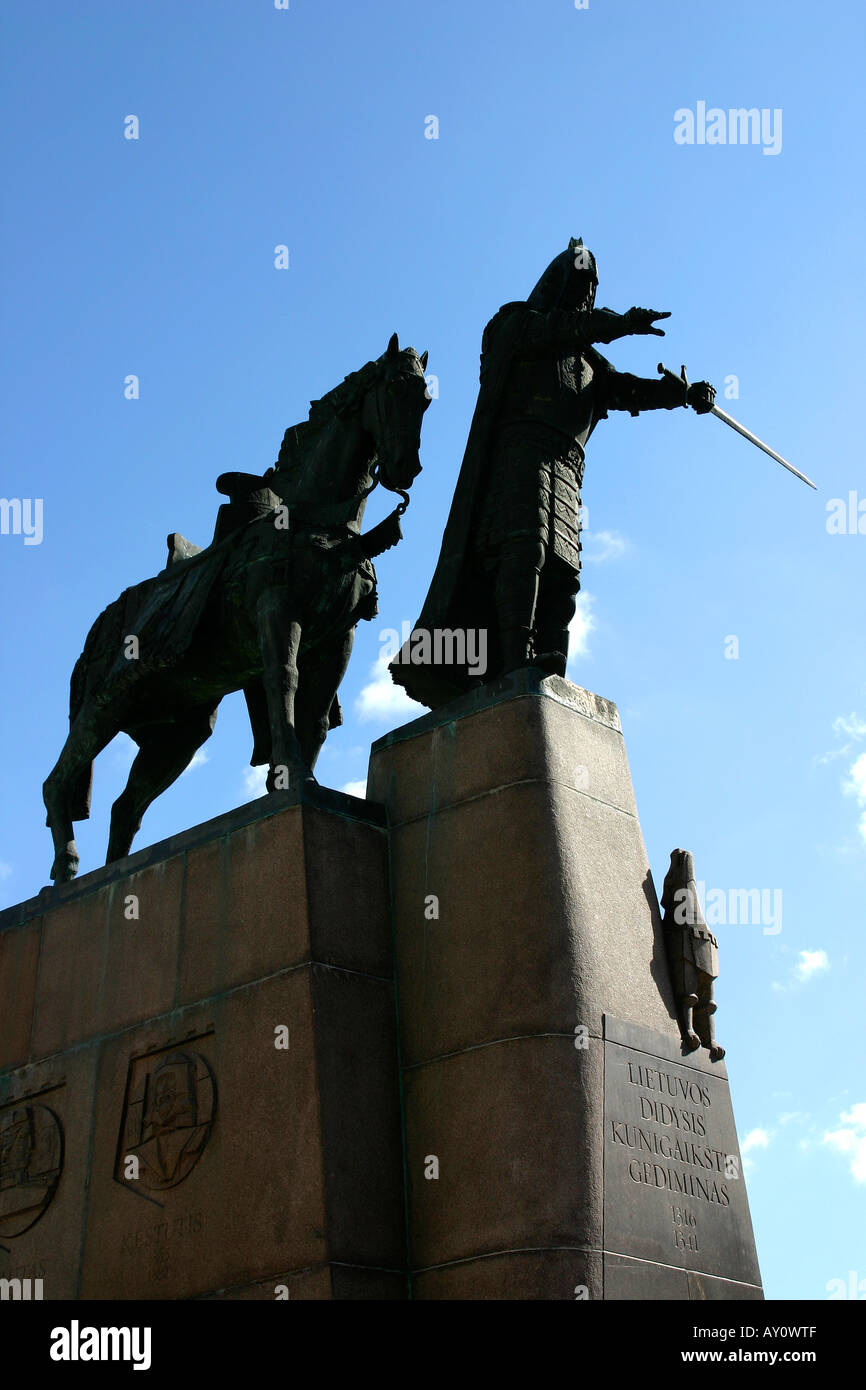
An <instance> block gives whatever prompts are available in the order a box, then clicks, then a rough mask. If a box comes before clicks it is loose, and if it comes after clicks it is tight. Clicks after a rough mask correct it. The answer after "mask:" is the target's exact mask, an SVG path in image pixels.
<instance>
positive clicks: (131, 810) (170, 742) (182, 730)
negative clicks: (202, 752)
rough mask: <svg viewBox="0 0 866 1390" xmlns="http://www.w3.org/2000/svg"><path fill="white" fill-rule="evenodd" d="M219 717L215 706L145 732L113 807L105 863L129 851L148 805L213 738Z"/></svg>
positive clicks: (174, 780)
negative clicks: (196, 752)
mask: <svg viewBox="0 0 866 1390" xmlns="http://www.w3.org/2000/svg"><path fill="white" fill-rule="evenodd" d="M216 717H217V711H216V710H215V709H213V710H196V711H195V713H194V714H192V715H188V716H187V717H186V718H185V719H179V720H176V721H172V722H171V723H166V724H158V725H156V726H154V727H152V728H149V729H147V730H146V731H143V732H142V734H141V739H140V741H139V751H138V753H137V755H136V758H135V761H134V763H133V764H132V767H131V768H130V770H129V778H128V780H127V783H126V786H125V787H124V789H123V791H122V792H121V793H120V796H119V797H118V798H117V800H116V801H115V803H114V805H113V806H112V808H111V829H110V831H109V835H108V853H107V855H106V857H105V862H106V864H112V863H113V862H114V861H115V859H123V857H124V856H125V855H127V854H129V851H130V849H131V848H132V842H133V840H134V839H135V836H136V834H137V833H138V831H139V830H140V828H141V818H142V816H143V815H144V813H145V811H146V810H147V808H148V806H149V805H150V804H151V802H152V801H155V800H156V798H157V797H158V796H159V795H160V794H161V793H162V792H164V791H165V789H166V788H167V787H170V786H171V784H172V782H176V781H177V779H178V777H179V776H180V774H181V773H182V772H183V770H184V768H186V767H187V766H188V765H189V763H190V762H191V760H192V756H193V754H194V753H195V751H196V749H197V748H201V746H202V744H203V743H205V742H206V741H207V740H208V739H209V738H210V736H211V734H212V733H213V728H214V724H215V723H216Z"/></svg>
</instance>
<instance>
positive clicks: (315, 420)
mask: <svg viewBox="0 0 866 1390" xmlns="http://www.w3.org/2000/svg"><path fill="white" fill-rule="evenodd" d="M426 365H427V354H426V352H425V353H424V354H423V355H421V356H420V357H419V356H418V354H417V353H416V352H415V350H414V349H413V348H405V349H402V350H401V349H400V346H399V343H398V341H397V335H396V333H395V334H394V336H393V337H392V339H391V341H390V343H389V344H388V348H387V351H386V352H385V353H383V355H382V356H381V357H379V358H378V359H376V360H375V361H373V362H368V363H367V364H366V365H365V366H364V367H362V368H361V369H360V371H357V372H354V373H353V374H352V375H351V376H348V377H347V378H346V379H345V381H343V382H342V384H341V385H339V386H337V387H336V388H335V389H334V390H333V391H331V392H329V393H328V394H327V395H326V396H323V397H322V399H321V400H319V401H314V402H313V403H312V405H311V409H310V414H309V419H308V420H307V421H305V422H304V423H302V424H299V425H296V426H295V427H294V428H292V429H288V430H286V433H285V437H284V439H283V443H282V447H281V449H280V453H279V458H278V459H277V462H276V464H275V465H274V467H273V468H271V469H268V471H267V472H266V473H265V474H263V475H261V476H258V475H255V474H248V473H228V474H223V475H222V477H221V478H220V479H219V480H218V487H219V489H220V491H221V492H223V493H224V494H226V495H227V496H228V497H229V499H230V500H229V502H228V503H227V504H226V505H224V506H222V507H220V509H219V514H218V517H217V524H216V531H215V533H214V538H213V540H212V542H211V544H210V545H209V546H207V547H206V548H205V549H203V550H199V549H198V548H197V547H196V546H194V545H192V544H191V543H190V542H189V541H185V540H184V539H183V537H182V536H179V535H177V533H173V534H172V535H170V536H169V538H168V543H169V561H168V564H167V565H166V568H165V569H164V570H163V571H162V572H161V573H160V574H158V575H157V576H156V577H155V578H153V579H147V580H145V581H144V582H143V583H141V584H136V585H134V586H133V587H132V588H130V589H127V590H125V592H124V593H123V594H121V596H120V598H119V599H117V600H115V602H114V603H112V604H111V605H110V606H109V607H108V608H106V609H105V611H104V612H103V613H102V614H100V616H99V617H98V618H97V620H96V622H95V623H94V625H93V627H92V628H91V630H90V632H89V633H88V636H87V640H86V642H85V644H84V651H83V653H82V655H81V656H80V657H79V659H78V661H77V662H76V665H75V669H74V670H73V673H72V679H71V682H70V702H69V722H70V728H69V736H68V738H67V740H66V743H65V745H64V747H63V751H62V752H61V754H60V757H59V759H58V761H57V764H56V766H55V767H54V769H53V771H52V772H51V773H50V775H49V777H48V778H47V780H46V782H45V785H44V788H43V795H44V799H45V806H46V809H47V812H48V819H47V824H48V826H49V828H50V830H51V834H52V838H53V840H54V851H55V853H54V864H53V866H52V870H51V877H52V878H53V879H55V880H58V881H65V880H67V879H71V878H73V877H74V876H75V874H76V872H77V869H78V852H77V850H76V847H75V840H74V835H73V826H72V823H73V821H76V820H84V819H86V818H87V817H88V815H89V813H90V792H91V783H92V774H93V760H94V758H95V757H96V756H97V754H99V753H100V752H101V751H102V749H103V748H105V746H106V744H108V743H109V742H110V741H111V739H113V738H114V736H115V735H116V734H117V733H119V732H121V731H123V732H125V733H127V734H129V735H130V737H131V738H132V739H134V740H135V742H136V743H137V744H138V745H139V753H138V755H137V757H136V759H135V761H134V763H133V765H132V769H131V771H130V774H129V780H128V782H127V785H126V787H125V789H124V791H123V792H121V794H120V796H119V797H118V799H117V801H116V802H115V803H114V806H113V808H112V813H111V832H110V837H109V844H108V856H107V862H111V861H112V860H115V859H119V858H121V857H122V856H123V855H125V854H128V853H129V849H130V846H131V844H132V840H133V837H134V836H135V834H136V832H137V830H138V828H139V826H140V824H141V818H142V816H143V814H144V812H145V810H146V809H147V807H148V806H149V805H150V804H151V802H152V801H153V800H154V799H155V798H156V797H157V796H159V795H160V793H161V792H163V791H165V789H166V788H167V787H169V786H170V785H171V783H172V782H174V781H175V780H176V778H177V777H179V776H180V774H181V773H182V772H183V770H184V768H185V767H186V766H187V764H188V763H189V761H190V759H191V758H192V756H193V754H194V753H195V751H196V749H197V748H199V747H200V746H201V744H202V743H204V741H205V740H206V739H208V738H209V737H210V735H211V733H212V732H213V727H214V724H215V722H216V715H217V708H218V706H219V703H220V700H221V699H222V698H223V696H224V695H227V694H228V693H229V692H230V691H233V690H240V689H242V690H243V692H244V695H245V696H246V701H247V707H248V710H249V714H250V720H251V723H252V730H253V740H254V748H253V755H252V758H251V760H250V761H251V762H252V764H253V765H259V764H263V763H268V764H269V766H270V771H269V774H268V783H267V785H268V790H269V791H275V790H277V791H279V790H287V791H289V792H293V793H295V794H300V792H301V790H302V789H303V787H304V786H305V785H307V786H309V785H311V784H315V778H314V776H313V767H314V766H315V762H316V758H317V756H318V753H319V750H320V748H321V746H322V743H323V742H324V739H325V735H326V734H327V731H328V729H329V728H331V727H334V725H335V724H337V723H339V722H340V710H339V703H338V701H337V688H338V686H339V684H340V681H341V680H342V678H343V675H344V673H345V670H346V666H347V664H348V661H349V656H350V653H351V650H352V642H353V638H354V632H355V625H356V623H357V622H358V620H359V619H361V618H372V617H374V616H375V614H376V612H377V611H378V609H377V603H376V573H375V570H374V569H373V565H372V563H371V561H372V559H373V557H374V556H376V555H378V554H381V552H382V551H383V550H386V549H388V548H389V547H390V546H392V545H394V544H396V542H397V541H398V540H399V539H400V525H399V515H400V513H401V512H402V511H404V510H405V507H406V505H407V504H408V500H409V499H408V495H407V493H406V489H407V488H409V487H410V486H411V484H412V481H413V479H414V478H415V477H416V475H417V474H418V472H419V471H420V464H419V461H418V451H419V444H420V433H421V419H422V416H423V414H424V411H425V410H426V409H427V406H428V405H429V403H430V398H429V394H428V393H427V390H426V385H425V379H424V372H425V368H426ZM377 482H381V483H382V484H383V486H384V487H386V488H388V489H390V490H391V491H393V492H397V493H399V494H400V495H401V497H402V499H403V501H402V502H401V504H400V506H398V507H397V509H396V511H395V512H393V513H392V514H391V516H390V517H387V518H386V519H385V521H383V522H381V523H380V524H379V525H378V526H376V527H374V528H373V530H372V531H370V532H368V533H367V535H365V536H362V535H361V520H362V518H363V515H364V508H365V506H366V502H367V498H368V496H369V494H370V493H371V492H372V490H373V488H374V487H375V486H376V483H377Z"/></svg>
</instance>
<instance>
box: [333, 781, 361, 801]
mask: <svg viewBox="0 0 866 1390" xmlns="http://www.w3.org/2000/svg"><path fill="white" fill-rule="evenodd" d="M340 791H341V792H346V793H347V795H349V796H360V797H361V799H362V801H366V799H367V779H366V777H364V778H363V779H362V781H360V782H344V783H343V785H342V787H341V788H340Z"/></svg>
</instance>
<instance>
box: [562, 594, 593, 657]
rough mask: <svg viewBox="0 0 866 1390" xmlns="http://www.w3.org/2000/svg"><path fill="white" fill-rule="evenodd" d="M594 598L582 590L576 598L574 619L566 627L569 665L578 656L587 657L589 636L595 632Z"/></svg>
mask: <svg viewBox="0 0 866 1390" xmlns="http://www.w3.org/2000/svg"><path fill="white" fill-rule="evenodd" d="M594 607H595V598H594V597H593V595H592V594H589V593H587V592H586V590H584V591H583V592H582V593H580V594H578V596H577V607H576V609H575V610H574V617H573V618H572V620H571V622H570V623H569V625H568V639H569V640H568V661H569V665H570V664H571V662H572V661H574V660H576V658H577V657H579V656H588V655H589V634H590V633H591V632H594V631H595V618H594V617H593V609H594Z"/></svg>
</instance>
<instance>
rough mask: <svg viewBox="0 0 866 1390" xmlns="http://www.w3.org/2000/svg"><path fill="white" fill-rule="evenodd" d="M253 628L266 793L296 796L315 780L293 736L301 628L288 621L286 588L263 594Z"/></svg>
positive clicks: (298, 624)
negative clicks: (263, 702) (267, 731)
mask: <svg viewBox="0 0 866 1390" xmlns="http://www.w3.org/2000/svg"><path fill="white" fill-rule="evenodd" d="M256 628H257V632H258V638H259V648H260V651H261V657H262V682H263V684H264V687H265V694H266V696H267V701H268V719H269V722H270V727H271V768H270V773H269V775H268V783H267V786H268V791H282V790H288V791H292V792H295V793H297V792H300V790H301V788H302V786H303V784H304V782H311V781H314V780H315V779H314V778H313V776H312V774H311V772H310V768H309V765H308V764H307V763H306V762H305V760H304V757H303V754H302V753H301V747H300V744H299V742H298V736H297V734H296V732H295V697H296V695H297V693H298V651H299V649H300V645H301V625H300V623H299V622H298V621H297V620H296V619H295V618H293V617H292V612H291V607H290V602H289V591H288V588H286V587H272V588H269V589H266V590H265V592H264V593H263V594H262V596H261V598H260V599H259V602H258V605H257V608H256Z"/></svg>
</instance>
